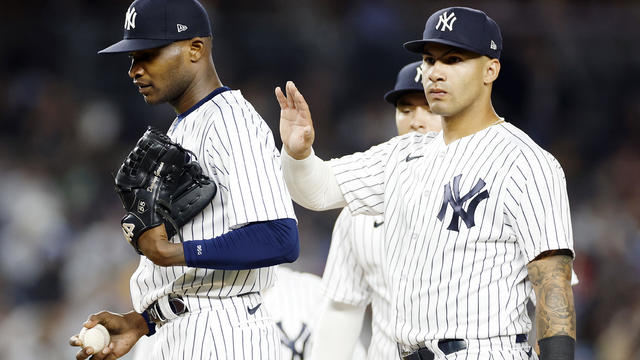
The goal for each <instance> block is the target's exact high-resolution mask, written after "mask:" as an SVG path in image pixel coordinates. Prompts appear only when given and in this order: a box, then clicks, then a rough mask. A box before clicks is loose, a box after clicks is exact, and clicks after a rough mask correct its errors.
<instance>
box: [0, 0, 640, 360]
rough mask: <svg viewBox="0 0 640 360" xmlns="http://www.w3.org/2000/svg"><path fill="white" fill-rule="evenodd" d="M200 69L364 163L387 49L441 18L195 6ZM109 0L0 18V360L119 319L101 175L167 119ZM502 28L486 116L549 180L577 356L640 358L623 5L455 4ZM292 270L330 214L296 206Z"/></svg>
mask: <svg viewBox="0 0 640 360" xmlns="http://www.w3.org/2000/svg"><path fill="white" fill-rule="evenodd" d="M204 3H205V5H206V6H207V7H208V9H209V12H210V15H211V17H212V21H213V31H214V60H215V63H216V66H217V69H218V72H219V74H220V76H221V79H222V81H223V83H224V84H225V85H228V86H230V87H232V88H239V89H242V92H243V94H244V95H245V96H246V97H247V98H248V99H249V100H250V101H252V102H253V104H254V105H255V107H256V108H257V109H258V111H259V112H260V113H261V114H262V116H263V117H264V118H265V120H266V121H267V122H268V123H269V125H270V126H271V127H272V129H273V130H274V135H275V138H276V142H277V143H278V144H279V143H280V140H279V135H278V130H277V129H278V125H277V122H278V116H279V111H278V107H277V103H276V101H275V97H274V95H273V89H274V87H275V86H277V85H283V84H284V83H285V81H286V80H288V79H291V80H294V81H296V83H297V84H298V86H299V88H300V89H301V90H302V92H303V93H304V94H305V97H306V98H307V100H308V101H309V103H310V106H311V110H312V114H313V116H314V120H315V123H316V128H317V135H316V136H317V141H316V145H315V149H316V152H317V153H318V154H320V155H321V156H323V157H324V158H329V157H332V156H339V155H342V154H346V153H350V152H353V151H358V150H363V149H366V148H367V147H369V146H371V145H373V144H376V143H380V142H382V141H384V140H386V139H387V138H389V137H391V136H392V135H394V134H395V126H394V121H393V117H394V109H393V108H392V107H390V106H389V105H388V104H386V103H384V102H383V100H382V95H383V94H384V92H385V91H387V90H389V89H390V88H391V87H392V86H393V83H394V80H395V78H394V77H395V74H396V72H397V70H398V69H399V68H400V67H401V66H402V65H404V64H406V63H408V62H411V61H414V60H417V58H416V57H414V55H413V54H410V53H408V52H406V51H404V50H403V49H402V47H401V44H402V43H403V42H404V41H407V40H413V39H416V38H419V37H420V36H421V34H422V30H423V26H424V22H425V21H426V19H427V17H428V15H429V14H430V13H431V12H433V11H435V10H437V9H439V8H441V7H445V6H450V5H451V2H444V1H417V0H411V1H406V0H366V1H365V0H362V1H355V0H354V1H338V0H325V1H311V0H299V1H285V0H268V1H267V0H263V1H255V2H252V1H246V0H236V1H223V0H218V1H213V0H209V1H206V0H205V1H204ZM128 4H129V1H128V0H126V1H125V0H117V1H89V0H58V1H42V0H41V1H12V2H3V4H2V5H1V6H0V39H1V46H0V85H1V86H0V113H1V114H2V115H1V119H2V120H1V123H2V131H1V132H0V167H1V168H2V171H0V293H1V294H2V296H0V359H1V360H4V359H23V360H24V359H26V360H29V359H42V358H46V359H70V358H73V354H74V353H75V350H73V349H71V348H70V347H69V346H68V345H67V341H68V338H69V336H70V335H72V334H74V333H75V332H76V331H77V330H79V327H80V324H81V323H82V321H83V320H84V319H85V317H86V316H87V315H88V314H89V313H92V312H95V311H97V310H100V309H103V308H107V309H112V310H114V311H126V310H128V309H130V306H131V305H130V300H129V298H128V277H129V275H130V274H131V272H132V271H133V269H134V267H135V265H136V257H135V256H134V254H133V251H132V250H131V248H130V247H129V246H128V245H126V243H125V242H124V240H123V239H122V235H121V232H120V230H119V219H120V217H121V215H122V207H121V205H120V203H119V200H118V198H117V196H116V195H115V193H114V192H113V186H112V177H111V176H112V174H113V173H114V172H115V170H116V169H117V167H118V166H119V164H120V162H121V160H122V159H123V158H124V156H125V155H126V153H127V152H128V151H129V150H130V148H131V147H132V145H133V144H134V142H135V141H136V139H137V138H138V137H139V136H140V134H141V133H142V131H143V130H144V128H145V127H146V126H147V125H155V126H158V127H162V128H166V127H167V126H168V125H169V123H170V121H171V119H172V118H173V116H174V114H173V113H172V111H171V109H170V107H169V106H167V105H162V106H155V107H149V106H147V105H145V104H144V102H143V101H142V99H141V97H140V96H139V94H138V93H137V91H136V89H135V88H134V87H133V86H132V85H131V83H130V79H129V78H128V77H127V75H126V70H127V69H128V62H129V60H128V58H127V57H126V56H124V55H123V56H98V55H96V51H97V50H99V49H101V48H102V47H105V46H106V45H108V44H111V43H112V42H114V41H115V40H117V39H118V38H119V37H120V36H121V33H122V23H123V21H124V11H125V10H126V8H127V6H128ZM456 4H459V5H470V6H474V7H477V8H480V9H483V10H485V11H486V12H487V13H488V14H489V15H490V16H491V17H493V18H494V19H495V20H496V21H497V22H498V23H499V24H500V25H501V27H502V31H503V36H504V51H503V55H502V64H503V67H502V72H501V75H500V78H499V79H498V81H497V83H496V85H495V91H494V97H493V99H494V105H495V107H496V109H497V111H498V113H499V114H500V115H501V116H504V117H506V119H507V120H508V121H510V122H512V123H514V124H516V125H517V126H519V127H521V128H522V129H524V130H525V131H527V132H528V133H529V134H530V135H531V137H532V138H533V139H535V140H536V141H537V142H538V143H539V144H541V145H542V146H543V147H544V148H545V149H547V150H549V151H550V152H551V153H553V154H554V155H555V156H556V157H557V158H558V159H559V161H560V163H561V164H562V165H563V167H564V169H565V172H566V176H567V182H568V189H569V193H570V201H571V206H572V218H573V225H574V235H575V249H576V252H577V260H576V262H575V269H576V272H577V273H578V274H579V276H580V284H579V285H578V286H577V287H576V288H575V300H576V309H577V315H578V351H577V359H585V360H587V359H607V360H617V359H620V360H623V359H625V360H626V359H638V353H639V351H640V276H639V275H640V241H639V240H640V186H638V179H640V151H639V147H640V131H639V130H640V47H639V46H638V44H639V43H640V30H638V29H639V28H638V24H640V3H638V2H637V1H621V0H619V1H593V0H592V1H587V0H585V1H518V2H516V1H473V2H470V1H460V2H457V3H456ZM297 210H298V212H297V214H298V217H299V220H300V232H301V241H302V254H301V258H300V260H299V261H298V262H297V263H296V264H295V265H294V267H295V268H297V269H300V270H305V271H310V272H314V273H316V274H321V273H322V270H323V266H324V260H325V257H326V254H327V251H328V247H329V237H330V232H331V227H332V224H333V220H334V219H335V217H336V215H337V212H336V211H331V212H326V213H312V212H309V211H306V210H304V209H301V208H299V207H298V208H297Z"/></svg>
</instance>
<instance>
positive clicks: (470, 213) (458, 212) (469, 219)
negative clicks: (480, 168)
mask: <svg viewBox="0 0 640 360" xmlns="http://www.w3.org/2000/svg"><path fill="white" fill-rule="evenodd" d="M461 177H462V174H460V175H458V176H456V177H455V178H453V189H452V187H451V186H449V184H446V185H445V186H444V199H443V200H442V207H441V208H440V212H439V213H438V220H440V221H443V219H444V216H445V215H446V213H447V208H448V205H451V207H452V208H453V217H452V218H451V222H450V223H449V227H447V230H453V231H458V229H459V222H460V219H459V218H462V221H464V224H465V225H467V229H470V228H472V227H474V226H475V225H476V223H475V220H474V216H475V213H476V208H477V207H478V204H480V202H481V201H482V200H484V199H487V198H488V197H489V191H487V190H485V191H483V192H480V190H482V188H484V186H485V185H486V184H485V182H484V180H482V179H478V181H477V182H476V184H475V186H474V187H473V188H472V189H471V191H469V192H468V193H466V194H465V195H464V196H462V197H460V178H461ZM468 200H471V202H469V206H467V210H466V211H465V210H464V209H463V208H462V207H463V206H464V203H465V202H467V201H468Z"/></svg>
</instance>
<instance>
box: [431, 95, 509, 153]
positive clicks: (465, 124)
mask: <svg viewBox="0 0 640 360" xmlns="http://www.w3.org/2000/svg"><path fill="white" fill-rule="evenodd" d="M499 121H501V118H500V117H499V116H498V114H496V112H495V110H494V109H493V105H491V102H488V103H485V105H484V106H480V107H478V106H470V107H468V108H467V109H465V110H463V111H462V112H460V113H458V114H456V115H454V116H445V117H443V118H442V130H443V131H442V133H443V136H444V143H445V144H447V145H449V144H451V143H452V142H454V141H456V140H458V139H461V138H463V137H465V136H469V135H472V134H475V133H477V132H478V131H481V130H484V129H486V128H487V127H489V126H491V125H494V124H496V123H497V122H499Z"/></svg>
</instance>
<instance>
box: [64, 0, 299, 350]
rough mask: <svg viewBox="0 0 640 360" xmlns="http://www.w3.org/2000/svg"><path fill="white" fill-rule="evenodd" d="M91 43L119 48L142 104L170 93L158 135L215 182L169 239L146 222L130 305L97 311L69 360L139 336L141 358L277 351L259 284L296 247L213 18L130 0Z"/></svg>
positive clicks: (264, 135) (275, 163)
mask: <svg viewBox="0 0 640 360" xmlns="http://www.w3.org/2000/svg"><path fill="white" fill-rule="evenodd" d="M100 53H128V54H129V57H130V58H131V67H130V69H129V76H130V77H131V79H132V80H133V83H134V85H135V86H136V87H137V88H138V90H139V92H140V93H141V94H142V96H143V97H144V100H145V101H146V102H147V103H148V104H158V103H162V102H168V103H169V104H170V105H171V106H172V107H173V108H174V110H175V112H176V113H177V114H178V115H177V117H176V118H175V120H174V121H173V123H172V124H171V126H170V127H169V129H168V132H167V135H168V136H169V137H170V138H171V139H172V140H173V141H175V142H177V143H179V144H181V145H182V146H183V147H184V148H186V149H187V150H190V151H191V152H192V153H193V157H194V158H196V159H197V160H198V162H199V163H200V165H201V166H202V171H203V172H204V173H205V174H207V175H208V176H209V178H211V179H212V180H213V181H214V182H215V183H216V184H217V188H218V190H217V194H216V195H215V197H214V198H213V200H212V201H211V203H210V204H209V205H208V206H207V207H205V209H204V210H203V211H202V212H201V213H199V214H198V215H196V216H195V217H194V218H193V219H192V220H191V221H190V222H189V223H187V224H186V225H184V226H183V227H182V228H181V229H180V235H181V237H182V238H183V239H184V243H180V242H179V241H178V236H174V237H173V238H172V239H167V235H166V233H165V226H164V225H161V226H158V227H154V228H152V229H150V230H146V231H145V232H144V233H143V234H142V235H141V236H140V238H139V240H138V247H139V249H140V251H141V252H142V253H143V256H141V258H140V264H139V266H138V268H137V270H136V271H135V273H134V274H133V275H132V276H131V281H130V288H131V298H132V302H133V308H134V310H133V311H131V312H128V313H124V314H116V313H110V312H106V311H103V312H100V313H98V314H94V315H91V316H90V317H89V319H88V321H87V322H85V324H84V326H86V327H93V326H95V325H96V324H98V323H100V324H103V325H104V326H105V327H106V328H107V329H108V330H109V332H110V335H111V342H110V344H109V346H108V347H106V348H105V349H104V350H103V351H102V352H100V353H94V352H93V349H92V348H90V347H83V344H82V342H81V341H80V340H79V338H78V337H77V336H73V337H72V338H71V339H70V343H71V345H72V346H79V347H81V350H80V351H79V352H78V353H77V355H76V359H86V358H88V357H91V359H116V358H118V357H121V356H122V355H124V354H125V353H127V352H128V351H129V350H130V349H131V347H132V346H133V345H134V344H135V343H136V341H137V340H138V339H139V338H140V337H141V336H143V335H145V334H146V335H149V336H150V335H153V337H154V342H155V344H156V346H155V347H154V349H153V351H152V352H150V353H148V354H147V356H146V358H147V359H178V358H180V359H183V358H184V359H229V360H231V359H269V360H271V359H280V346H279V343H280V338H279V329H278V327H277V326H276V324H275V323H274V322H273V321H272V320H271V316H270V314H269V311H268V309H267V306H263V300H262V297H261V294H260V292H261V291H262V290H263V289H266V288H268V287H269V286H271V284H272V283H273V281H274V270H273V267H271V266H272V265H275V264H279V263H284V262H292V261H294V260H295V259H296V258H297V256H298V252H299V244H298V235H297V234H298V232H297V224H296V220H295V215H294V212H293V206H292V203H291V199H290V195H289V193H288V191H287V188H286V186H285V183H284V180H283V179H282V177H281V170H280V169H281V164H280V154H279V152H278V150H277V149H276V147H275V145H274V140H273V136H272V133H271V131H270V129H269V128H268V127H267V125H266V124H265V122H264V121H263V119H262V118H261V117H260V115H259V114H258V113H257V112H256V111H255V109H254V108H253V106H251V104H250V103H249V102H248V101H247V100H245V99H244V98H243V97H242V95H241V93H240V91H238V90H231V89H229V88H228V87H225V86H223V85H222V83H221V82H220V80H219V78H218V76H217V74H216V71H215V67H214V64H213V60H212V55H211V26H210V23H209V17H208V15H207V13H206V11H205V9H204V7H203V6H202V5H201V4H200V3H199V2H198V1H196V0H136V1H134V2H133V3H132V4H131V5H130V6H129V8H128V10H127V11H126V16H125V24H124V40H122V41H120V42H118V43H116V44H114V45H112V46H110V47H107V48H106V49H104V50H102V51H100Z"/></svg>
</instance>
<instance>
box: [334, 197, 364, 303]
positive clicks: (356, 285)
mask: <svg viewBox="0 0 640 360" xmlns="http://www.w3.org/2000/svg"><path fill="white" fill-rule="evenodd" d="M352 230H353V216H352V215H351V213H350V212H349V211H348V210H347V209H344V210H342V212H341V213H340V216H338V219H337V220H336V224H335V226H334V228H333V234H332V235H331V247H330V249H329V257H328V258H327V263H326V266H325V269H324V274H323V275H322V290H323V292H324V294H325V295H326V296H327V297H328V298H329V299H331V300H333V301H337V302H341V303H345V304H350V305H355V306H364V305H367V304H368V303H370V302H371V289H370V288H369V285H368V284H367V282H366V281H365V270H364V269H363V268H362V266H361V265H360V264H359V263H358V261H357V257H356V254H355V252H354V249H353V231H352Z"/></svg>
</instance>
